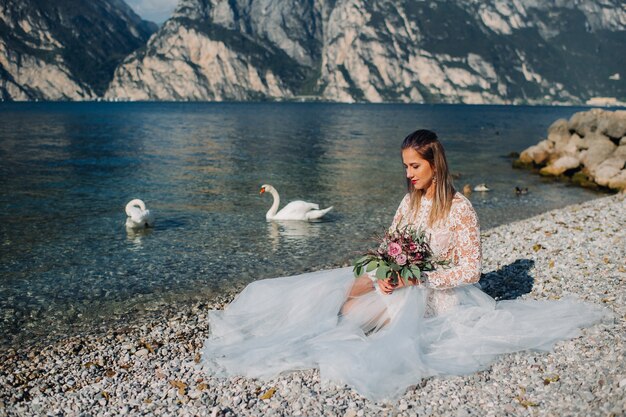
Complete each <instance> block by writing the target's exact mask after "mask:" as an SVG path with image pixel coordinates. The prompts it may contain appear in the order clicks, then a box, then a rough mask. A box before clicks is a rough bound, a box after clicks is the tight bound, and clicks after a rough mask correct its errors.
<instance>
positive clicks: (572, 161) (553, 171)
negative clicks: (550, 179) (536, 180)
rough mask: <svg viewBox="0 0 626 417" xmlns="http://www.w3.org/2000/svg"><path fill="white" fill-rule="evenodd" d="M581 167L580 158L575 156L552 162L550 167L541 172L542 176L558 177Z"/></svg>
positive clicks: (542, 169)
mask: <svg viewBox="0 0 626 417" xmlns="http://www.w3.org/2000/svg"><path fill="white" fill-rule="evenodd" d="M579 166H580V161H579V160H578V158H575V157H573V156H567V155H566V156H562V157H560V158H558V159H557V160H555V161H554V162H552V163H551V164H550V165H548V166H545V167H543V168H541V170H540V171H539V172H540V173H541V174H542V175H552V176H558V175H561V174H563V173H564V172H566V171H569V170H571V169H576V168H578V167H579Z"/></svg>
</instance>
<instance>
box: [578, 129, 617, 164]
mask: <svg viewBox="0 0 626 417" xmlns="http://www.w3.org/2000/svg"><path fill="white" fill-rule="evenodd" d="M584 141H585V146H587V147H588V149H586V150H583V151H582V152H581V153H580V161H581V162H582V163H583V165H584V166H585V169H586V170H587V171H589V172H593V170H594V169H595V168H596V167H597V166H598V165H600V164H601V163H602V162H603V161H604V160H605V159H607V158H608V157H609V155H611V154H612V153H613V151H615V149H616V148H617V146H616V145H615V144H614V143H613V142H612V141H611V140H610V139H609V138H607V137H606V136H604V135H601V134H599V133H592V134H589V135H587V136H586V137H585V139H584Z"/></svg>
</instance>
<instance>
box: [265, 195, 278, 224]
mask: <svg viewBox="0 0 626 417" xmlns="http://www.w3.org/2000/svg"><path fill="white" fill-rule="evenodd" d="M269 192H270V194H271V195H272V197H273V198H274V202H273V203H272V207H270V209H269V210H268V211H267V214H266V215H265V218H266V219H271V218H272V217H274V216H275V215H276V212H278V206H279V205H280V196H279V195H278V191H276V190H274V189H271V190H269Z"/></svg>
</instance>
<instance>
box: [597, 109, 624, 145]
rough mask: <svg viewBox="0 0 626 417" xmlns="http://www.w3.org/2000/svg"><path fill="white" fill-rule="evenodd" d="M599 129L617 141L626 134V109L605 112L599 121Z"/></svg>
mask: <svg viewBox="0 0 626 417" xmlns="http://www.w3.org/2000/svg"><path fill="white" fill-rule="evenodd" d="M598 131H599V132H600V133H602V134H604V135H606V136H608V137H610V138H614V139H615V140H616V141H617V139H619V138H621V137H622V136H624V135H626V110H616V111H614V112H605V114H604V117H601V118H600V121H599V122H598Z"/></svg>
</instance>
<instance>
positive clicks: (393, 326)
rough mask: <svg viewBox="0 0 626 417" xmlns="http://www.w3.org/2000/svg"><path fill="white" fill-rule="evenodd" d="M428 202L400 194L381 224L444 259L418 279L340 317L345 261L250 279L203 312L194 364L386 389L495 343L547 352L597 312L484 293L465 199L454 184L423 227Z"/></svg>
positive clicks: (488, 357)
mask: <svg viewBox="0 0 626 417" xmlns="http://www.w3.org/2000/svg"><path fill="white" fill-rule="evenodd" d="M430 207H431V203H430V201H428V200H425V199H424V200H423V201H422V205H421V207H420V210H419V212H418V213H412V212H411V210H410V209H409V198H408V195H407V196H405V198H404V199H403V200H402V203H401V204H400V207H399V208H398V211H397V212H396V215H395V217H394V224H393V225H396V224H400V225H401V226H402V225H404V224H409V223H410V224H412V225H414V226H418V227H419V226H421V227H422V228H423V229H425V231H426V233H427V234H430V236H431V238H430V239H431V240H430V244H431V248H432V250H433V253H434V254H435V255H436V256H437V257H440V258H441V259H447V260H449V261H450V265H449V266H448V267H446V268H441V269H439V270H437V271H433V272H430V273H429V274H428V284H427V285H424V286H410V287H406V288H400V289H397V290H396V291H394V292H393V293H392V294H390V295H385V294H382V293H380V291H378V290H375V291H371V292H369V293H367V294H365V295H363V296H361V297H358V298H357V299H356V302H355V303H354V304H353V305H351V308H350V309H349V311H348V313H347V314H345V315H341V314H339V313H340V310H341V307H342V305H343V303H344V302H345V300H346V297H347V295H348V293H349V291H350V289H351V286H352V283H353V281H354V276H353V273H352V268H339V269H332V270H326V271H318V272H313V273H306V274H302V275H298V276H292V277H282V278H274V279H266V280H261V281H256V282H253V283H251V284H250V285H248V286H247V287H246V288H245V289H244V290H243V291H242V292H241V293H240V294H239V295H238V296H237V297H236V298H235V300H234V301H233V302H232V303H231V304H230V305H229V306H227V307H226V309H224V310H223V311H211V312H210V314H209V321H210V336H209V338H208V339H207V340H206V341H205V344H204V348H203V351H202V362H201V363H202V366H203V367H204V368H205V369H206V370H207V371H208V372H210V373H212V374H214V375H221V376H235V375H243V376H248V377H255V378H271V377H274V376H276V375H278V374H280V373H282V372H288V371H293V370H298V369H309V368H319V370H320V376H321V379H322V381H323V382H326V383H328V382H331V383H337V384H348V385H350V386H352V387H353V388H354V389H356V390H357V391H358V392H359V393H360V394H362V395H363V396H365V397H368V398H369V399H372V400H382V399H393V398H396V397H398V396H400V395H402V394H403V393H404V391H405V390H406V388H407V387H408V386H410V385H414V384H417V383H419V381H420V380H421V379H422V378H424V377H429V376H434V375H461V374H467V373H471V372H475V371H477V370H481V369H484V368H486V367H488V365H489V364H490V363H491V362H492V361H493V360H494V359H495V358H496V357H497V355H499V354H503V353H510V352H515V351H520V350H526V349H534V350H550V349H551V348H552V346H553V345H554V343H555V342H557V341H559V340H563V339H568V338H572V337H575V336H576V335H577V334H578V329H579V328H581V327H586V326H589V325H591V324H593V323H595V322H598V321H600V320H601V319H602V318H603V317H605V316H606V313H605V310H604V309H602V308H601V307H598V306H594V305H591V304H588V303H584V302H582V301H578V300H576V299H574V298H569V299H561V300H558V301H538V300H512V301H501V302H497V303H496V302H495V301H494V300H493V299H492V298H491V297H489V296H488V295H487V294H485V293H484V292H482V291H481V290H480V289H479V288H478V287H477V286H475V285H473V284H475V283H476V282H478V280H479V278H480V269H481V253H480V230H479V225H478V220H477V217H476V213H475V212H474V209H473V208H472V206H471V203H470V202H469V201H468V200H467V199H466V198H465V197H463V196H462V195H461V194H458V193H457V194H456V195H455V196H454V200H453V204H452V208H451V210H450V215H449V216H448V218H447V219H446V221H444V222H440V223H439V224H436V225H434V226H433V227H426V219H427V218H428V214H429V212H430Z"/></svg>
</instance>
